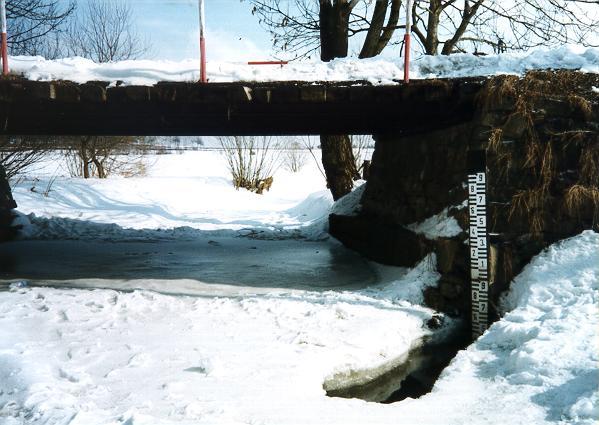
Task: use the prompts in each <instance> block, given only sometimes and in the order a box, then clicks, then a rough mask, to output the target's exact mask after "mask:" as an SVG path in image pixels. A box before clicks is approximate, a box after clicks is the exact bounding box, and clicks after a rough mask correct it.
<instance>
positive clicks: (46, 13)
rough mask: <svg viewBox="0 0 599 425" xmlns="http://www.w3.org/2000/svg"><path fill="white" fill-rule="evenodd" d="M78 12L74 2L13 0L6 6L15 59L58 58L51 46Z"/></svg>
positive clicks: (10, 40) (11, 45)
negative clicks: (34, 56)
mask: <svg viewBox="0 0 599 425" xmlns="http://www.w3.org/2000/svg"><path fill="white" fill-rule="evenodd" d="M74 11H75V2H74V0H70V1H61V0H9V1H7V2H6V15H7V21H8V22H7V23H8V28H9V31H8V45H9V49H10V51H11V53H12V54H14V55H39V54H41V55H44V56H46V57H47V56H56V53H57V52H56V51H55V50H54V49H48V40H51V41H50V43H49V44H50V45H53V44H54V40H56V39H57V37H58V35H59V34H60V33H61V32H62V31H63V30H64V29H65V25H66V23H67V21H68V19H69V18H70V17H71V16H72V15H73V13H74Z"/></svg>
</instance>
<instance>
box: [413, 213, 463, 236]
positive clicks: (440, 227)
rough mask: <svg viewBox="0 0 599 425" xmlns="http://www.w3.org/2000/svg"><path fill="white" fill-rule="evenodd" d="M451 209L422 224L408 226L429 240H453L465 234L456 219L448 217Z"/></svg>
mask: <svg viewBox="0 0 599 425" xmlns="http://www.w3.org/2000/svg"><path fill="white" fill-rule="evenodd" d="M448 211H449V208H445V209H444V210H443V211H441V212H440V213H439V214H436V215H434V216H432V217H429V218H427V219H426V220H424V221H423V222H421V223H412V224H409V225H408V226H406V227H407V228H408V229H410V230H411V231H413V232H416V233H419V234H422V235H424V236H425V237H426V238H427V239H437V238H440V237H441V238H452V237H454V236H458V235H459V234H460V233H462V232H463V230H462V228H461V227H460V225H459V224H458V221H457V220H456V219H455V218H454V217H450V216H448V215H447V212H448Z"/></svg>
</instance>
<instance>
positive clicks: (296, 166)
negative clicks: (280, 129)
mask: <svg viewBox="0 0 599 425" xmlns="http://www.w3.org/2000/svg"><path fill="white" fill-rule="evenodd" d="M307 159H308V158H307V155H306V150H305V148H304V147H303V146H302V145H301V143H299V142H298V141H297V140H296V139H295V138H293V137H290V138H288V139H286V143H285V146H284V150H283V157H282V162H283V166H284V167H285V168H286V169H287V170H288V171H291V172H292V173H298V172H299V171H300V170H301V169H302V168H303V167H304V165H306V161H307Z"/></svg>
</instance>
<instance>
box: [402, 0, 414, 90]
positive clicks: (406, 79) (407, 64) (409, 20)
mask: <svg viewBox="0 0 599 425" xmlns="http://www.w3.org/2000/svg"><path fill="white" fill-rule="evenodd" d="M411 32H412V0H407V1H406V34H405V35H404V38H403V40H404V63H403V80H404V82H405V83H409V82H410V34H411Z"/></svg>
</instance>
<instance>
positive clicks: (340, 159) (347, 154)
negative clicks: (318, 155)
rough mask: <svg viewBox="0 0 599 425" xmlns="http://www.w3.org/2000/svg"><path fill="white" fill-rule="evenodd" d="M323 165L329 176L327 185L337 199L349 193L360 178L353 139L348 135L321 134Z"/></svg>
mask: <svg viewBox="0 0 599 425" xmlns="http://www.w3.org/2000/svg"><path fill="white" fill-rule="evenodd" d="M320 146H321V148H322V165H323V167H324V172H325V174H326V176H327V186H328V187H329V189H330V190H331V193H332V194H333V199H334V200H337V199H339V198H341V197H342V196H343V195H346V194H348V193H349V192H351V190H352V189H353V187H354V179H355V178H359V174H358V170H357V169H356V163H355V160H354V152H353V150H352V146H351V139H350V137H349V136H347V135H324V134H323V135H321V136H320Z"/></svg>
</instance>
